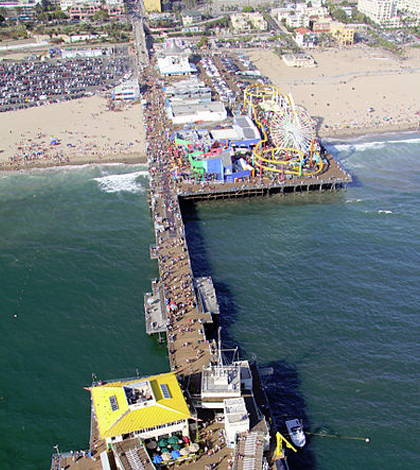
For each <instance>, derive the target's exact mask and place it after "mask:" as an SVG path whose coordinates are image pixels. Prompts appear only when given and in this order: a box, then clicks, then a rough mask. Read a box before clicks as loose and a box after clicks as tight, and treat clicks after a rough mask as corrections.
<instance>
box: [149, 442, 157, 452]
mask: <svg viewBox="0 0 420 470" xmlns="http://www.w3.org/2000/svg"><path fill="white" fill-rule="evenodd" d="M157 446H158V445H157V442H156V441H150V442H148V443H147V444H146V447H147V448H148V449H151V450H153V449H156V447H157Z"/></svg>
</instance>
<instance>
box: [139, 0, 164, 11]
mask: <svg viewBox="0 0 420 470" xmlns="http://www.w3.org/2000/svg"><path fill="white" fill-rule="evenodd" d="M143 3H144V9H145V10H146V12H147V13H149V12H152V11H159V12H161V11H162V5H161V3H160V0H143Z"/></svg>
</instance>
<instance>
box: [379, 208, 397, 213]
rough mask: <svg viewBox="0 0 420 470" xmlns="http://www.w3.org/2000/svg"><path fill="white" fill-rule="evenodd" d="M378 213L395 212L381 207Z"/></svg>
mask: <svg viewBox="0 0 420 470" xmlns="http://www.w3.org/2000/svg"><path fill="white" fill-rule="evenodd" d="M378 214H393V212H392V211H390V210H386V209H379V210H378Z"/></svg>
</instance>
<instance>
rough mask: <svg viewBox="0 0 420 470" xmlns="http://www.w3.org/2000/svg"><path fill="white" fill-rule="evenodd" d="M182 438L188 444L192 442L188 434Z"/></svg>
mask: <svg viewBox="0 0 420 470" xmlns="http://www.w3.org/2000/svg"><path fill="white" fill-rule="evenodd" d="M182 440H183V442H185V443H186V444H188V443H189V442H190V439H189V438H188V436H182Z"/></svg>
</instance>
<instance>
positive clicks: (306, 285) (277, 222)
mask: <svg viewBox="0 0 420 470" xmlns="http://www.w3.org/2000/svg"><path fill="white" fill-rule="evenodd" d="M334 151H335V152H336V154H337V156H338V158H339V159H340V160H341V161H342V163H343V164H344V165H345V166H346V167H347V168H348V169H349V170H350V172H351V173H352V175H354V178H355V182H354V184H353V185H352V186H351V187H349V189H348V190H347V192H344V191H339V192H336V193H330V192H327V193H322V194H318V193H317V194H299V195H290V196H286V197H281V196H278V197H277V196H276V197H272V198H269V199H258V198H255V199H252V200H243V201H231V202H230V201H227V202H213V203H201V204H198V205H197V206H196V207H195V208H188V210H187V211H186V213H185V220H186V228H187V235H188V239H189V243H190V248H191V253H192V256H193V267H194V270H195V271H196V272H197V273H200V274H201V273H206V274H211V275H212V276H213V279H214V282H215V286H216V289H217V294H218V297H219V300H220V303H221V308H222V314H221V317H220V324H221V326H222V336H223V341H224V344H225V345H227V346H237V345H238V346H239V347H240V351H241V354H242V356H244V357H246V358H248V359H256V360H257V362H258V364H259V365H260V367H262V368H264V370H265V371H266V372H267V374H266V375H265V376H264V381H265V385H266V390H267V392H268V395H269V398H270V405H271V408H272V412H273V415H274V417H275V420H276V424H277V426H278V427H279V428H281V426H282V421H283V419H284V417H299V418H302V419H303V420H304V424H305V429H306V430H307V431H308V432H310V433H312V434H309V435H308V444H307V446H306V448H305V449H304V451H303V452H301V453H299V455H297V456H292V455H291V456H290V457H289V464H290V468H291V469H303V468H305V469H313V470H315V469H316V470H330V469H331V470H332V469H346V470H347V469H349V470H350V469H359V468H369V469H370V470H384V469H392V470H395V469H403V468H404V469H407V468H410V469H416V468H420V445H419V441H420V439H419V438H420V436H419V434H420V433H419V425H418V423H419V422H420V346H419V341H418V338H419V337H420V316H419V310H420V287H419V282H420V254H419V253H420V236H419V233H420V163H419V160H420V139H419V136H416V135H412V134H410V135H404V136H397V135H395V136H386V137H382V138H381V139H378V138H372V139H367V140H359V141H357V140H356V141H353V142H346V143H335V144H334ZM146 185H147V180H146V177H145V168H144V167H141V166H123V165H112V166H98V167H92V166H86V167H81V168H67V169H59V170H48V171H33V172H27V173H16V174H2V175H0V215H1V216H0V243H1V250H0V279H1V283H0V289H1V291H0V292H1V297H0V298H1V310H0V318H1V331H2V341H1V342H0V365H1V370H2V374H1V376H0V433H1V436H2V440H1V444H0V469H16V468H20V469H41V468H48V465H49V463H50V454H51V453H52V452H53V446H54V445H55V444H58V445H59V448H60V450H69V449H81V448H85V447H86V445H87V442H88V439H89V406H90V403H89V394H88V392H86V391H85V390H83V387H84V386H86V385H89V384H90V383H91V380H92V373H95V374H96V375H97V376H98V377H99V378H103V379H108V378H117V377H127V376H134V375H135V374H136V370H138V372H139V373H140V374H150V373H154V372H160V371H166V370H167V368H168V361H167V357H166V351H165V347H164V346H161V345H159V344H158V343H157V342H156V341H155V340H154V339H152V338H149V337H148V336H147V335H146V334H145V332H144V318H143V308H142V302H143V293H144V292H146V291H147V290H150V281H151V279H152V278H153V277H155V276H156V275H157V273H158V270H157V264H156V262H154V261H151V260H150V259H149V244H151V243H153V242H154V237H153V229H152V223H151V219H150V213H149V210H148V206H147V194H146ZM366 437H369V439H370V442H369V443H366V442H365V440H364V439H365V438H366Z"/></svg>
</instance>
